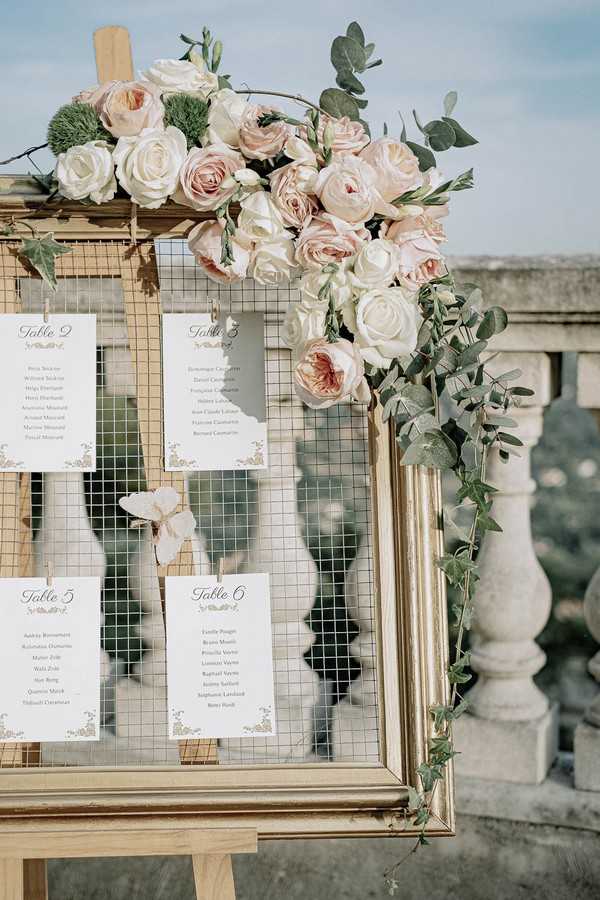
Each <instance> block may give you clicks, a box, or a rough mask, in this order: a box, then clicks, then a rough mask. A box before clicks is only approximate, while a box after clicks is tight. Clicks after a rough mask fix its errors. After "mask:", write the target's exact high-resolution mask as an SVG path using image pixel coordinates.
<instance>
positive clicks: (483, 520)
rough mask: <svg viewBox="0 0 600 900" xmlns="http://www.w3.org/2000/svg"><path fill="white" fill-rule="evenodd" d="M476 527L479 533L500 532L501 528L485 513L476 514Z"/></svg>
mask: <svg viewBox="0 0 600 900" xmlns="http://www.w3.org/2000/svg"><path fill="white" fill-rule="evenodd" d="M477 525H478V527H479V528H480V529H481V531H498V532H500V531H502V526H501V525H499V524H498V522H496V520H495V519H492V517H491V516H490V515H489V513H486V512H480V513H479V514H478V516H477Z"/></svg>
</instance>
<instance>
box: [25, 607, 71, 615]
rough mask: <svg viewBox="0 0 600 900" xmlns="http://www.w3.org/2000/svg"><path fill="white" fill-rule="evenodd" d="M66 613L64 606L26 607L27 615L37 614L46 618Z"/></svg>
mask: <svg viewBox="0 0 600 900" xmlns="http://www.w3.org/2000/svg"><path fill="white" fill-rule="evenodd" d="M66 611H67V607H66V606H28V607H27V615H28V616H35V615H38V614H42V615H46V616H55V615H57V614H59V615H61V616H62V615H64V614H65V613H66Z"/></svg>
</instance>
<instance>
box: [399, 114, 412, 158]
mask: <svg viewBox="0 0 600 900" xmlns="http://www.w3.org/2000/svg"><path fill="white" fill-rule="evenodd" d="M398 115H399V116H400V121H401V122H402V131H401V132H400V140H401V141H402V143H403V144H405V143H406V123H405V121H404V119H403V118H402V113H401V112H400V111H398ZM413 152H414V151H413Z"/></svg>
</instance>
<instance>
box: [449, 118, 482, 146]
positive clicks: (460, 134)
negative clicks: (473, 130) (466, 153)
mask: <svg viewBox="0 0 600 900" xmlns="http://www.w3.org/2000/svg"><path fill="white" fill-rule="evenodd" d="M442 118H443V120H444V122H445V123H446V124H447V125H449V126H450V128H452V130H453V132H454V135H455V139H454V146H455V147H472V146H473V144H478V143H479V141H478V140H477V138H474V137H473V135H472V134H469V132H468V131H465V129H464V128H463V127H462V125H459V124H458V122H457V121H456V119H451V118H449V116H448V114H446V115H445V116H442Z"/></svg>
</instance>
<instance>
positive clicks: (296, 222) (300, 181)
mask: <svg viewBox="0 0 600 900" xmlns="http://www.w3.org/2000/svg"><path fill="white" fill-rule="evenodd" d="M312 173H315V174H316V170H315V169H313V167H312V166H306V165H304V164H303V163H296V162H293V163H289V165H287V166H282V167H281V168H280V169H276V170H275V171H274V172H272V173H271V174H270V175H269V180H270V182H271V197H272V199H273V202H274V203H275V206H276V207H277V209H278V210H279V212H280V213H281V216H282V218H283V221H284V222H285V223H286V225H292V226H293V227H294V228H302V227H303V226H304V225H306V224H307V223H308V221H309V220H310V219H311V218H312V216H314V215H316V214H317V212H318V211H319V204H318V203H317V201H316V199H315V197H314V196H311V195H310V194H307V193H305V192H304V191H303V190H302V187H303V186H304V185H306V183H307V178H308V177H309V176H310V175H311V174H312Z"/></svg>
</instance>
